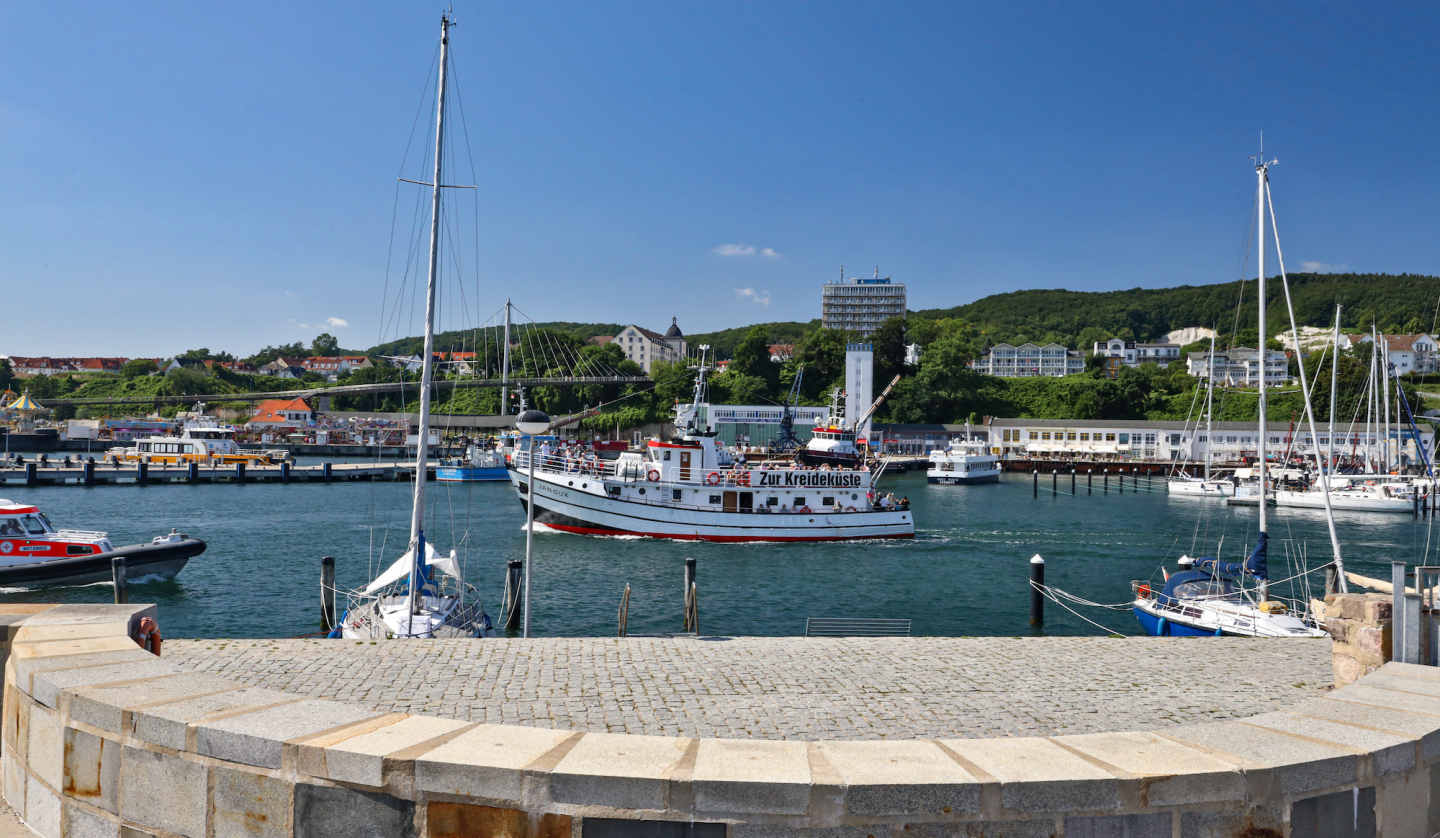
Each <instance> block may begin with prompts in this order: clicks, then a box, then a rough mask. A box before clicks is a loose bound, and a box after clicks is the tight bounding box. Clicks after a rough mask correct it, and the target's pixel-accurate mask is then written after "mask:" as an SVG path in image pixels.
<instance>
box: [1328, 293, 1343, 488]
mask: <svg viewBox="0 0 1440 838" xmlns="http://www.w3.org/2000/svg"><path fill="white" fill-rule="evenodd" d="M1343 308H1344V306H1342V305H1337V306H1335V348H1334V349H1332V350H1330V353H1331V358H1330V435H1329V436H1328V437H1326V439H1328V440H1329V441H1330V444H1329V445H1328V446H1327V447H1326V449H1325V470H1326V471H1327V472H1328V471H1330V470H1331V469H1333V468H1334V467H1335V398H1336V395H1337V394H1336V392H1335V388H1336V387H1338V386H1339V383H1340V310H1341V309H1343Z"/></svg>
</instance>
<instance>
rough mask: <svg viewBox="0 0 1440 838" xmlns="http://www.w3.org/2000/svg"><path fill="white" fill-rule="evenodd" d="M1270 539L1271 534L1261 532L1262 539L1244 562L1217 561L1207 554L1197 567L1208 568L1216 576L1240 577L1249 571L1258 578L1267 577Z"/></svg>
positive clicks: (1197, 562) (1197, 563) (1196, 563)
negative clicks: (1266, 556) (1266, 563)
mask: <svg viewBox="0 0 1440 838" xmlns="http://www.w3.org/2000/svg"><path fill="white" fill-rule="evenodd" d="M1268 541H1269V536H1267V535H1266V534H1265V533H1263V532H1262V533H1260V540H1259V541H1256V542H1255V549H1254V550H1251V551H1250V558H1248V559H1246V560H1245V563H1244V564H1241V563H1240V562H1222V561H1217V560H1215V559H1213V558H1210V557H1208V556H1207V557H1206V558H1203V559H1199V560H1197V561H1196V562H1195V567H1196V568H1197V569H1199V570H1208V571H1210V572H1212V573H1214V574H1215V575H1216V576H1229V577H1231V578H1232V579H1238V578H1239V577H1241V576H1242V575H1244V574H1247V573H1248V574H1250V575H1251V576H1254V577H1255V578H1256V579H1266V578H1268V577H1267V575H1266V574H1267V572H1268V571H1267V568H1266V567H1265V554H1266V551H1267V543H1268Z"/></svg>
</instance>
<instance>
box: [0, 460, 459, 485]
mask: <svg viewBox="0 0 1440 838" xmlns="http://www.w3.org/2000/svg"><path fill="white" fill-rule="evenodd" d="M429 474H430V476H431V477H432V478H433V477H434V476H435V466H434V464H431V466H430V471H429ZM414 475H415V466H414V465H413V464H409V463H403V464H402V463H396V462H389V463H374V462H371V463H317V464H314V465H296V464H294V463H281V464H278V465H269V466H257V465H250V464H241V463H233V464H230V465H208V464H201V463H193V464H185V465H163V464H160V463H93V464H91V463H79V462H74V461H72V463H71V465H70V466H68V467H67V466H64V465H62V464H61V463H57V462H55V461H54V460H51V461H50V463H49V464H47V465H43V466H42V465H40V464H39V463H35V462H30V463H25V464H24V465H22V466H19V467H16V466H13V465H12V466H8V467H0V486H115V485H122V484H129V485H135V484H137V483H138V484H141V485H144V484H148V483H290V482H292V481H293V482H324V483H329V482H332V481H339V480H411V479H413V478H414Z"/></svg>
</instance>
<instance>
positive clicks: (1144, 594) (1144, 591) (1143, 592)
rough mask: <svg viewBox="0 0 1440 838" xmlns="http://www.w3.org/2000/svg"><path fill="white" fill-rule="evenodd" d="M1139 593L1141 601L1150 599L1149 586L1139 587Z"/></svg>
mask: <svg viewBox="0 0 1440 838" xmlns="http://www.w3.org/2000/svg"><path fill="white" fill-rule="evenodd" d="M1139 593H1140V598H1141V599H1149V598H1150V586H1149V585H1141V586H1140V590H1139Z"/></svg>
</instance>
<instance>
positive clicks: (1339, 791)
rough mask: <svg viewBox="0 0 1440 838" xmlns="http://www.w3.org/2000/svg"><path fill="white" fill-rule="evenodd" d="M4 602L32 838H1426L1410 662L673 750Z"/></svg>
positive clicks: (1437, 797)
mask: <svg viewBox="0 0 1440 838" xmlns="http://www.w3.org/2000/svg"><path fill="white" fill-rule="evenodd" d="M7 608H9V606H3V605H0V628H3V631H0V636H3V640H0V646H3V653H4V654H5V656H6V657H5V685H4V717H3V726H0V763H3V769H4V787H3V793H4V795H5V798H6V799H7V800H8V801H9V802H10V804H11V805H12V806H13V807H14V809H15V811H16V812H17V814H19V815H20V817H21V818H23V819H24V820H25V821H26V822H27V823H28V824H29V825H30V826H31V827H32V828H34V829H35V830H36V831H37V832H39V833H40V834H41V835H45V836H47V838H52V837H53V838H58V836H75V838H81V836H83V837H84V838H91V837H92V836H107V838H109V837H110V836H113V838H121V836H122V835H124V836H142V835H153V836H175V835H178V836H189V837H190V838H212V836H213V838H222V836H229V835H259V836H312V835H356V836H358V835H372V834H373V835H409V836H416V837H417V838H418V837H419V836H433V837H434V838H462V836H510V838H520V836H533V837H534V838H542V836H543V838H550V836H561V835H563V836H571V837H572V838H606V836H622V835H634V836H655V838H671V836H674V838H681V837H682V836H691V837H692V838H693V837H694V836H705V838H727V837H729V836H734V838H739V836H773V837H774V838H785V836H809V838H826V837H827V836H844V837H846V838H848V836H857V838H861V837H862V836H871V835H873V836H877V838H878V836H882V835H883V836H887V838H893V837H894V836H900V835H905V836H919V835H942V834H943V835H954V834H974V835H1000V834H1004V835H1029V834H1034V835H1055V834H1061V833H1063V834H1065V835H1067V836H1071V838H1073V836H1082V835H1084V836H1088V835H1096V836H1104V835H1116V836H1120V835H1124V836H1149V835H1156V836H1160V835H1164V836H1172V835H1197V836H1198V835H1224V834H1241V833H1242V832H1244V831H1245V830H1250V832H1248V833H1246V834H1250V835H1254V836H1262V835H1275V836H1280V835H1282V834H1287V832H1286V831H1287V830H1289V831H1290V832H1293V833H1294V834H1299V832H1295V830H1297V829H1302V828H1304V827H1305V825H1306V824H1311V823H1321V822H1323V821H1324V819H1325V818H1331V817H1333V816H1334V815H1335V813H1336V812H1340V811H1341V810H1342V809H1343V810H1344V811H1345V812H1346V813H1350V814H1353V815H1354V826H1355V827H1356V828H1357V829H1359V830H1360V831H1359V832H1346V833H1344V834H1347V835H1349V834H1368V835H1372V836H1377V835H1383V836H1387V837H1388V836H1407V835H1416V836H1420V835H1431V834H1434V833H1435V832H1440V782H1432V781H1440V771H1437V770H1436V768H1435V766H1436V764H1437V762H1440V671H1437V670H1434V669H1430V668H1426V667H1413V666H1405V665H1400V664H1393V663H1392V664H1387V665H1385V666H1384V667H1383V668H1382V669H1380V670H1378V671H1376V672H1374V673H1372V674H1370V675H1368V676H1366V677H1364V678H1361V679H1360V680H1359V681H1357V682H1356V683H1354V684H1351V685H1349V686H1346V687H1344V688H1341V689H1339V690H1336V691H1334V692H1333V693H1331V694H1330V695H1328V696H1326V697H1324V698H1320V699H1314V700H1311V701H1307V702H1304V703H1302V704H1299V705H1296V706H1295V707H1293V708H1288V709H1286V710H1285V711H1283V712H1279V713H1267V714H1263V715H1260V716H1255V717H1251V718H1248V719H1244V720H1240V721H1227V722H1216V723H1209V724H1194V725H1188V726H1182V727H1177V728H1170V729H1167V730H1165V731H1163V732H1155V733H1151V732H1124V733H1102V734H1087V735H1074V736H1058V737H1048V738H1046V737H1026V738H1011V739H959V740H957V739H947V740H943V741H920V740H910V741H884V740H881V741H829V742H815V743H809V742H797V741H774V740H738V739H708V738H707V739H690V738H684V737H665V736H636V735H623V734H609V733H588V734H587V733H578V732H571V731H564V730H548V729H540V728H528V727H519V726H513V725H492V724H479V725H475V724H466V723H463V722H458V721H454V720H450V719H441V718H435V717H427V716H423V715H409V714H401V713H391V714H382V713H376V712H374V711H371V710H367V709H364V708H359V707H354V706H350V705H346V704H344V703H341V702H335V701H324V700H317V699H307V698H303V697H300V696H296V695H293V694H288V693H283V692H278V691H275V690H268V689H260V688H254V687H245V686H243V685H240V684H236V683H233V682H230V681H227V680H226V679H224V678H219V677H215V676H211V675H201V674H197V673H193V672H187V671H184V670H181V669H179V668H178V667H175V666H173V665H171V664H169V663H167V662H165V661H162V660H160V659H157V658H155V657H154V656H152V655H149V654H148V653H145V652H143V651H141V650H139V649H138V647H136V646H135V644H134V643H133V642H132V641H130V640H129V637H128V634H129V630H130V628H131V627H132V626H133V625H134V624H135V622H136V621H137V620H138V619H139V618H140V617H142V616H153V615H154V614H155V609H154V607H153V606H144V605H136V606H110V605H100V606H93V607H92V606H77V605H71V606H59V607H54V608H35V607H31V608H27V609H19V610H17V612H16V613H4V612H5V611H6V609H7ZM481 642H483V641H481ZM1196 642H1203V640H1201V641H1196ZM1277 642H1283V641H1277ZM345 649H346V647H345V646H341V645H337V647H336V654H337V655H343V654H345ZM1432 788H1434V789H1436V790H1435V791H1434V792H1433V795H1432ZM1361 809H1364V815H1365V818H1363V819H1362V818H1361ZM1366 819H1368V820H1366ZM1362 821H1363V823H1362ZM1361 827H1364V828H1361ZM1267 830H1274V831H1273V832H1271V831H1267ZM1367 830H1368V831H1367ZM1322 834H1323V833H1322ZM1337 834H1338V833H1337Z"/></svg>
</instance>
